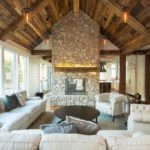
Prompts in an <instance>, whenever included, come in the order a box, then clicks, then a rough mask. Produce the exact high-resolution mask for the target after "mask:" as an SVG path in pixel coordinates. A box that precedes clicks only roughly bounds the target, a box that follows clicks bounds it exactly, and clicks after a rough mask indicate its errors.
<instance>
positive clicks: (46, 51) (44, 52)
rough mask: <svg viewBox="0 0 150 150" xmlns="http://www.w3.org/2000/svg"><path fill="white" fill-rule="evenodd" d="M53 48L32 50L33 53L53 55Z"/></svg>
mask: <svg viewBox="0 0 150 150" xmlns="http://www.w3.org/2000/svg"><path fill="white" fill-rule="evenodd" d="M51 53H52V51H51V50H31V54H32V55H51Z"/></svg>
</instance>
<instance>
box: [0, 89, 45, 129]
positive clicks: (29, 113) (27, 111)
mask: <svg viewBox="0 0 150 150" xmlns="http://www.w3.org/2000/svg"><path fill="white" fill-rule="evenodd" d="M20 94H22V95H23V96H24V97H27V96H26V95H27V93H26V91H22V92H20ZM0 100H1V101H3V98H0ZM45 108H46V99H37V98H35V97H34V98H31V99H27V98H26V104H25V106H23V107H17V108H15V109H13V110H11V111H9V112H2V113H0V125H1V126H0V132H2V131H12V130H18V129H26V128H28V127H29V126H30V125H31V124H32V123H33V121H34V120H35V119H36V118H37V117H38V116H39V115H40V114H41V113H42V112H43V111H45Z"/></svg>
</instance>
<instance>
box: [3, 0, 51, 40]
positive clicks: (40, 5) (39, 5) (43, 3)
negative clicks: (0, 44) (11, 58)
mask: <svg viewBox="0 0 150 150" xmlns="http://www.w3.org/2000/svg"><path fill="white" fill-rule="evenodd" d="M49 3H50V1H49V0H39V1H38V2H37V3H36V4H35V5H34V6H33V8H32V17H33V16H35V15H36V14H37V13H38V12H39V11H40V10H41V9H42V8H44V7H45V6H47V5H48V4H49ZM25 23H26V21H25V19H24V17H23V16H19V17H18V19H17V20H16V21H15V22H13V23H12V24H11V25H10V26H8V28H7V29H5V30H3V32H2V33H1V34H0V40H4V39H5V38H6V37H7V36H8V35H9V34H10V33H11V32H12V31H13V30H15V29H16V28H17V27H19V28H20V27H21V26H23V25H24V24H25Z"/></svg>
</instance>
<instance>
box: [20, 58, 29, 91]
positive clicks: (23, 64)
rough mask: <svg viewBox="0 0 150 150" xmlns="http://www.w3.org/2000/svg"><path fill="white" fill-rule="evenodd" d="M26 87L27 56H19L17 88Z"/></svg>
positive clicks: (23, 88) (22, 88)
mask: <svg viewBox="0 0 150 150" xmlns="http://www.w3.org/2000/svg"><path fill="white" fill-rule="evenodd" d="M26 87H27V58H26V57H24V56H21V55H20V56H19V61H18V89H19V90H20V91H21V90H25V89H26Z"/></svg>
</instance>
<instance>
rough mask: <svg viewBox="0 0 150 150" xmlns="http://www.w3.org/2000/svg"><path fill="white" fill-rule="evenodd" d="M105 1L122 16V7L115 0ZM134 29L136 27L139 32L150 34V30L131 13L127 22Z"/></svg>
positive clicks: (104, 1)
mask: <svg viewBox="0 0 150 150" xmlns="http://www.w3.org/2000/svg"><path fill="white" fill-rule="evenodd" d="M102 2H103V3H105V4H106V5H109V6H110V7H111V8H112V9H113V11H114V13H115V14H116V15H117V16H118V17H121V15H122V8H121V7H120V6H119V5H118V4H117V3H116V2H115V1H114V0H102ZM127 23H128V24H129V25H130V26H131V27H132V28H133V29H135V30H136V31H137V32H139V33H141V34H143V35H145V36H149V35H150V32H149V30H147V29H146V28H145V27H144V26H143V25H142V24H141V23H140V22H139V21H138V20H137V19H136V18H134V17H133V16H132V15H131V14H130V15H129V20H128V22H127Z"/></svg>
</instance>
